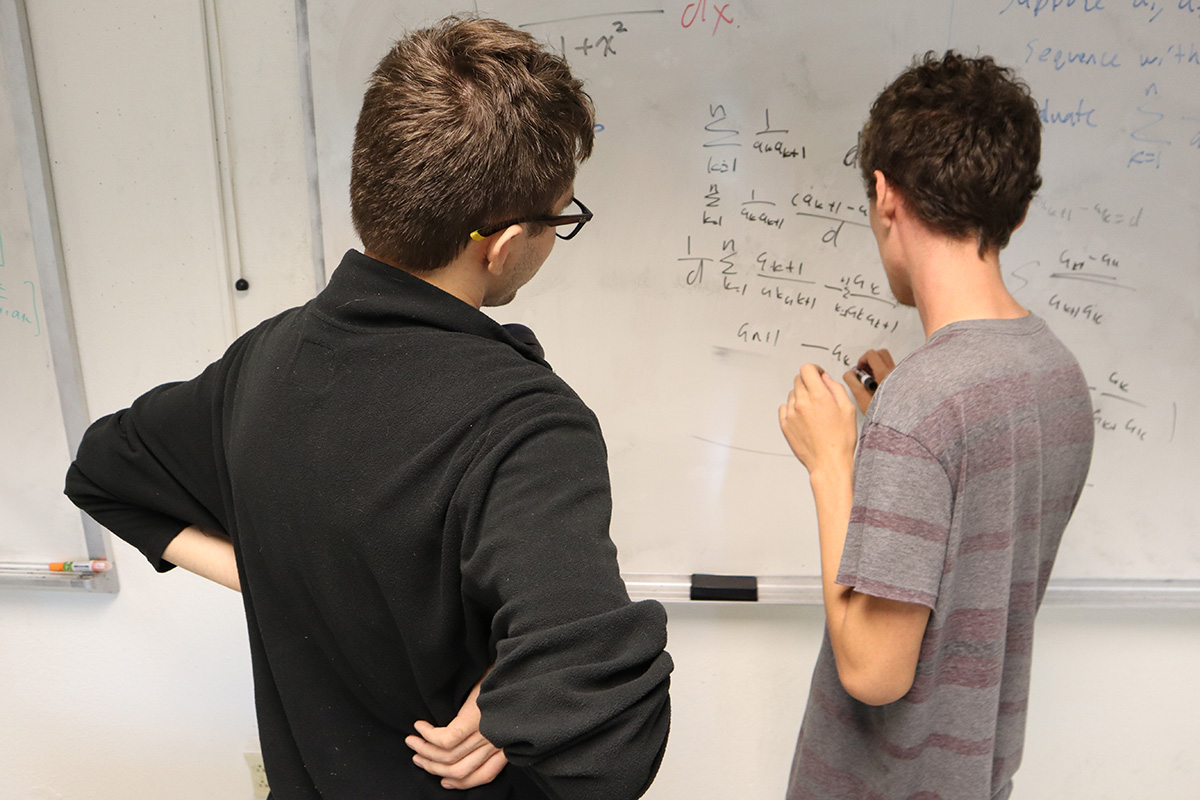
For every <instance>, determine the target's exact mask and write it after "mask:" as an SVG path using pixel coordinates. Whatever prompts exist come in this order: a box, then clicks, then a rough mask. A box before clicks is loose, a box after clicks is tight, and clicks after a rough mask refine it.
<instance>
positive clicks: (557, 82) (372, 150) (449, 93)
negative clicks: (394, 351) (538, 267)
mask: <svg viewBox="0 0 1200 800" xmlns="http://www.w3.org/2000/svg"><path fill="white" fill-rule="evenodd" d="M594 136H595V114H594V111H593V108H592V101H591V98H589V97H588V95H587V93H585V92H584V91H583V84H582V83H581V82H580V81H578V80H576V79H575V78H574V77H573V76H572V75H571V70H570V68H569V67H568V66H567V63H566V61H564V60H563V59H561V58H559V57H558V56H556V55H553V54H551V53H549V52H547V51H546V50H545V49H544V48H543V47H542V46H541V45H539V44H538V43H537V42H536V41H535V40H534V38H533V37H532V36H530V35H529V34H527V33H524V32H522V31H517V30H514V29H512V28H510V27H509V26H507V25H505V24H504V23H502V22H498V21H496V20H491V19H462V18H458V17H447V18H446V19H444V20H442V21H441V22H439V23H438V24H436V25H434V26H432V27H429V28H425V29H423V30H419V31H415V32H412V33H410V34H408V35H407V36H405V37H404V38H402V39H400V40H399V41H398V42H396V44H395V45H394V46H393V47H392V49H391V51H390V52H389V53H388V54H387V55H386V56H384V57H383V59H382V60H381V61H380V62H379V66H378V67H376V69H375V72H374V74H373V75H372V76H371V81H370V85H369V86H368V88H367V91H366V94H365V96H364V97H363V105H362V112H361V113H360V115H359V118H358V127H357V128H356V130H355V136H354V156H353V160H352V162H351V167H350V210H351V216H352V218H353V220H354V229H355V230H356V231H357V232H358V235H359V237H360V238H361V239H362V242H363V245H364V247H365V248H366V249H367V250H368V251H370V252H371V253H372V254H373V255H375V256H377V257H379V258H381V259H383V260H385V261H390V262H392V263H395V264H399V265H401V266H403V267H405V268H406V269H409V270H412V271H414V272H424V271H429V270H434V269H437V268H439V267H442V266H445V265H446V264H448V263H450V262H451V261H453V260H454V258H456V257H457V256H458V255H459V253H461V252H462V250H463V248H464V247H465V246H466V245H467V243H468V242H469V236H470V233H471V231H473V230H477V229H479V228H482V227H483V226H484V225H486V224H487V223H489V222H497V221H502V220H504V219H512V218H514V217H536V216H542V215H549V214H552V213H553V210H554V209H553V206H554V203H555V201H556V200H557V199H558V198H559V197H561V196H562V195H563V194H564V193H565V192H566V191H567V189H568V188H569V187H570V186H571V183H572V181H574V179H575V169H576V167H577V165H578V163H579V162H581V161H583V160H584V159H586V158H587V157H588V156H589V155H591V152H592V142H593V138H594Z"/></svg>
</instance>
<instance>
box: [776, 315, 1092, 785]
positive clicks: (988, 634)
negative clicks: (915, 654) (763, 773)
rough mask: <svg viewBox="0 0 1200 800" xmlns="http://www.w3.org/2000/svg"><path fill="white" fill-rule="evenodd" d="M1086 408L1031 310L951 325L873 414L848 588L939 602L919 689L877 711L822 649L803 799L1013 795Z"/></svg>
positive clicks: (807, 731)
mask: <svg viewBox="0 0 1200 800" xmlns="http://www.w3.org/2000/svg"><path fill="white" fill-rule="evenodd" d="M1092 439H1093V420H1092V409H1091V400H1090V396H1089V393H1088V388H1087V383H1086V381H1085V380H1084V377H1083V374H1082V371H1081V370H1080V368H1079V365H1078V363H1077V362H1076V360H1075V358H1074V357H1073V356H1072V355H1071V353H1070V352H1069V351H1068V350H1067V349H1066V348H1065V347H1064V346H1063V345H1062V343H1061V342H1060V341H1059V340H1058V339H1057V338H1056V337H1055V336H1054V334H1053V333H1051V332H1050V330H1049V329H1048V328H1047V327H1046V325H1045V323H1044V322H1043V321H1042V320H1041V319H1039V318H1038V317H1036V316H1034V315H1029V316H1026V317H1023V318H1021V319H1015V320H972V321H965V322H957V323H953V324H951V325H948V326H946V327H944V328H942V329H940V330H938V331H937V332H935V333H934V334H933V336H931V337H930V339H929V341H927V342H926V343H925V345H923V346H922V347H921V348H919V349H918V350H916V351H915V352H914V353H913V354H912V355H910V356H909V357H908V358H907V359H905V360H904V361H902V362H901V363H900V364H899V365H898V366H897V368H896V370H895V371H894V372H893V373H892V374H891V375H890V376H889V377H888V379H887V380H886V381H885V382H884V384H883V385H882V386H881V387H880V388H879V390H878V391H877V393H876V396H875V398H874V400H873V402H872V404H871V407H870V409H869V410H868V413H867V417H866V420H865V421H864V424H863V430H862V433H861V435H860V439H859V447H858V454H857V456H856V463H855V484H854V505H853V510H852V512H851V519H850V526H849V529H848V532H847V537H846V545H845V549H844V551H843V555H842V562H841V566H840V570H839V572H838V576H837V582H838V583H839V584H842V585H845V586H850V587H853V588H854V589H855V591H858V592H862V593H864V594H869V595H873V596H877V597H882V598H887V599H892V600H898V601H902V602H908V603H916V604H920V605H924V606H928V607H929V608H930V609H931V615H930V619H929V624H928V627H927V629H926V632H925V637H924V640H923V642H922V647H921V653H920V657H919V660H918V664H917V669H916V676H915V680H914V683H913V687H912V689H911V690H910V691H909V692H908V694H907V695H905V696H904V697H903V698H901V699H900V700H898V701H896V702H895V703H891V704H888V705H885V706H878V707H872V706H867V705H865V704H863V703H860V702H858V701H857V700H855V699H854V698H852V697H851V696H850V695H848V694H847V693H846V692H845V690H844V689H843V688H842V686H841V684H840V682H839V681H838V677H837V669H836V664H835V663H834V657H833V652H832V649H831V648H830V645H829V641H828V636H826V639H825V641H824V643H823V644H822V648H821V653H820V655H819V657H818V662H817V666H816V670H815V672H814V676H813V683H812V689H811V693H810V696H809V703H808V708H807V710H806V712H805V718H804V723H803V726H802V728H801V732H800V740H799V742H798V744H797V750H796V757H795V760H794V762H793V766H792V777H791V783H790V786H789V790H788V797H789V800H799V799H800V798H820V799H821V800H827V799H828V798H850V797H853V798H860V797H869V798H881V799H883V800H886V799H888V798H910V797H913V796H919V797H921V798H923V800H934V799H935V798H943V800H951V798H953V799H954V800H971V799H972V798H981V799H982V800H988V798H1004V797H1007V796H1008V794H1009V792H1010V791H1011V785H1012V775H1013V773H1014V772H1015V771H1016V768H1017V766H1018V764H1019V763H1020V757H1021V747H1022V742H1023V739H1024V727H1025V711H1026V706H1027V701H1028V696H1029V658H1030V650H1031V645H1032V639H1033V620H1034V615H1035V613H1036V610H1037V608H1038V606H1039V604H1040V602H1041V598H1042V594H1043V592H1044V590H1045V585H1046V581H1047V580H1048V578H1049V574H1050V569H1051V567H1052V565H1053V563H1054V558H1055V555H1056V554H1057V551H1058V545H1059V541H1060V540H1061V537H1062V534H1063V530H1064V528H1065V527H1066V524H1067V521H1068V519H1069V518H1070V515H1071V512H1072V511H1073V510H1074V508H1075V504H1076V502H1077V501H1078V499H1079V495H1080V492H1081V491H1082V490H1083V486H1084V480H1085V478H1086V476H1087V470H1088V465H1089V463H1090V461H1091V452H1092Z"/></svg>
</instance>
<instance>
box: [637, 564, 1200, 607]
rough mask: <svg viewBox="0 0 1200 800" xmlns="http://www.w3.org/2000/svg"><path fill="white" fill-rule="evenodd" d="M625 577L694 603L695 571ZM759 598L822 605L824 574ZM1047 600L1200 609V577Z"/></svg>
mask: <svg viewBox="0 0 1200 800" xmlns="http://www.w3.org/2000/svg"><path fill="white" fill-rule="evenodd" d="M621 577H622V579H624V581H625V587H626V589H628V591H629V596H630V597H631V598H633V599H634V600H659V601H661V602H664V603H679V602H693V601H692V600H691V599H690V598H691V585H692V579H691V576H690V575H666V574H649V573H627V574H623V575H622V576H621ZM695 602H725V601H720V600H715V601H714V600H703V601H695ZM738 602H743V603H744V601H738ZM757 602H758V603H765V604H768V605H821V603H822V602H823V600H822V597H821V579H820V578H818V577H816V576H815V575H765V576H759V578H758V600H757ZM1044 604H1045V605H1050V606H1058V607H1071V606H1075V607H1091V608H1105V607H1112V606H1120V607H1123V608H1200V580H1116V579H1101V578H1062V579H1058V580H1051V581H1050V585H1049V586H1048V587H1047V588H1046V598H1045V603H1044Z"/></svg>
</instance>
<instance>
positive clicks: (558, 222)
mask: <svg viewBox="0 0 1200 800" xmlns="http://www.w3.org/2000/svg"><path fill="white" fill-rule="evenodd" d="M571 203H574V204H575V205H577V206H579V213H578V214H559V215H557V216H553V217H525V218H522V219H510V220H505V221H504V222H497V223H496V224H495V225H488V226H486V227H483V228H480V229H479V230H477V231H471V238H472V239H474V240H475V241H477V242H482V241H483V240H484V239H486V238H487V237H489V236H491V235H492V234H493V233H499V232H500V231H502V230H504V229H505V228H507V227H508V226H509V225H516V224H518V223H521V222H540V223H542V224H543V225H549V226H550V227H551V228H558V227H561V226H563V225H574V226H575V227H574V228H571V230H570V231H568V232H567V233H559V232H558V231H555V232H554V235H555V236H557V237H558V238H560V239H570V238H572V237H574V236H575V234H577V233H579V230H580V228H582V227H583V226H584V225H586V224H588V222H590V221H591V219H592V216H593V215H592V212H591V211H588V207H587V206H585V205H584V204H583V203H581V202H579V200H578V198H575V197H572V198H571ZM571 203H568V204H567V207H568V208H569V207H570V205H571Z"/></svg>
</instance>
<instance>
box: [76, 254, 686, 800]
mask: <svg viewBox="0 0 1200 800" xmlns="http://www.w3.org/2000/svg"><path fill="white" fill-rule="evenodd" d="M67 494H68V495H69V496H70V497H71V499H72V500H73V501H74V502H75V503H76V504H77V505H79V506H80V507H81V508H83V509H84V510H85V511H87V512H88V513H89V514H91V515H92V516H93V517H95V518H96V519H97V520H98V521H99V522H100V523H101V524H103V525H105V526H106V527H107V528H109V529H110V530H111V531H113V532H114V533H115V534H117V535H118V536H120V537H121V538H123V539H125V540H126V541H128V542H130V543H131V544H133V545H134V546H136V547H137V548H138V549H140V550H141V551H142V553H144V554H145V556H146V557H147V558H148V559H149V560H150V562H151V563H152V564H154V566H155V567H156V568H157V569H159V570H162V571H165V570H167V569H171V568H172V566H173V565H172V564H170V563H168V562H165V561H164V560H163V559H162V553H163V549H164V548H165V547H166V546H167V544H168V543H169V542H170V541H171V540H172V539H173V538H174V537H175V536H176V535H177V534H178V533H179V531H180V530H182V529H183V528H184V527H186V526H187V525H189V524H197V525H201V526H205V527H210V528H218V529H220V530H223V531H225V532H227V533H228V534H229V536H230V537H231V539H232V541H233V544H234V548H235V551H236V553H237V559H238V572H239V576H240V579H241V584H242V593H243V597H244V601H245V607H246V618H247V622H248V625H249V634H250V652H251V657H252V661H253V667H254V686H255V699H256V705H257V711H258V721H259V735H260V739H261V741H262V747H263V757H264V761H265V764H266V768H267V775H268V778H269V780H270V783H271V787H272V797H274V798H276V800H312V799H313V798H324V800H336V799H339V798H346V799H347V800H373V799H374V798H379V799H380V800H383V798H389V800H390V799H391V798H426V797H430V798H435V797H436V798H449V797H451V796H454V797H462V798H463V800H469V798H479V799H480V800H482V799H483V798H527V797H528V798H540V797H543V796H544V794H548V795H549V796H551V797H562V798H581V799H583V798H586V799H588V800H592V799H593V798H594V800H619V798H633V797H638V796H640V795H641V794H642V793H643V792H644V791H645V790H646V788H647V787H648V786H649V783H650V781H651V780H652V779H653V777H654V774H655V772H656V771H657V769H658V764H659V762H660V760H661V758H662V753H663V749H664V747H665V745H666V738H667V729H668V725H669V716H670V713H669V700H668V695H667V688H668V683H669V673H670V671H671V659H670V656H669V655H668V654H667V653H665V652H664V649H663V648H664V646H665V643H666V627H665V622H666V618H665V613H664V611H663V608H662V606H661V605H659V604H658V603H654V602H649V601H647V602H641V603H631V602H630V601H629V598H628V595H627V594H626V592H625V588H624V584H623V583H622V581H621V578H620V575H619V574H618V569H617V561H616V549H615V547H614V546H613V544H612V541H611V540H610V539H609V535H608V524H609V517H610V493H609V482H608V472H607V466H606V453H605V449H604V443H603V440H602V438H601V434H600V429H599V426H598V424H597V422H596V419H595V417H594V415H593V414H592V413H591V411H589V410H588V408H587V407H586V406H585V405H584V404H583V402H582V401H581V400H580V399H579V398H578V397H577V396H576V395H575V394H574V393H573V392H572V391H571V389H570V388H569V387H568V386H567V385H566V384H565V383H563V381H562V380H560V379H559V378H558V377H557V376H556V375H555V374H554V373H553V372H552V371H551V370H550V368H549V365H548V364H546V362H545V361H543V360H542V359H541V357H540V356H539V354H538V352H537V349H536V348H535V347H530V346H529V345H527V344H523V343H521V342H518V341H517V340H516V339H514V338H513V337H512V336H511V335H509V333H508V332H507V331H505V329H504V328H503V327H502V326H500V325H498V324H496V323H495V322H493V321H492V320H491V319H490V318H489V317H488V316H486V315H484V314H482V313H480V312H479V311H477V310H476V309H474V308H472V307H470V306H469V305H467V304H465V303H463V302H461V301H459V300H458V299H456V298H454V297H452V296H451V295H448V294H446V293H444V292H442V291H440V290H439V289H437V288H435V287H433V286H431V285H430V284H428V283H426V282H424V281H422V280H419V279H417V278H415V277H413V276H411V275H408V274H406V273H404V272H403V271H401V270H398V269H395V268H393V267H390V266H388V265H385V264H382V263H380V262H377V261H374V260H372V259H370V258H367V257H366V256H364V255H362V254H360V253H357V252H354V251H350V252H349V253H347V254H346V256H345V258H344V259H343V261H342V264H341V266H340V267H339V268H338V269H337V271H336V272H335V274H334V275H333V278H332V280H331V281H330V284H329V286H328V287H327V288H326V289H325V290H324V291H323V292H321V293H320V294H319V295H318V296H317V297H316V298H315V299H313V300H312V301H311V302H309V303H308V304H307V305H305V306H303V307H300V308H296V309H292V310H290V311H287V312H284V313H283V314H281V315H279V316H277V317H275V318H273V319H270V320H267V321H266V322H264V323H263V324H261V325H260V326H258V327H257V328H255V329H254V330H252V331H250V332H249V333H247V334H246V335H245V336H243V337H241V338H240V339H239V340H238V341H236V342H235V343H234V344H233V345H232V346H231V347H230V348H229V350H228V351H227V352H226V353H225V355H224V357H222V358H221V359H220V360H219V361H217V362H216V363H214V364H212V365H211V366H210V367H208V369H206V370H205V371H204V372H203V373H202V374H201V375H199V376H198V377H196V378H195V379H193V380H191V381H187V382H184V383H174V384H167V385H164V386H160V387H158V388H156V389H154V390H152V391H150V392H148V393H147V394H145V395H143V396H142V397H140V398H138V400H136V401H135V402H134V403H133V405H132V406H131V407H130V408H129V409H126V410H124V411H120V412H118V413H116V414H113V415H111V416H108V417H105V418H103V419H100V420H98V421H97V422H96V423H95V424H94V425H92V427H91V428H90V429H89V431H88V433H87V435H86V436H85V438H84V441H83V444H82V445H81V447H80V449H79V454H78V457H77V460H76V462H75V464H74V465H73V466H72V467H71V470H70V472H69V473H68V476H67ZM493 663H494V664H495V668H494V669H493V670H492V672H491V673H490V674H489V675H488V677H487V679H486V680H485V681H484V683H483V690H482V692H481V694H480V697H479V706H480V709H481V711H482V715H483V718H482V732H483V734H484V735H485V736H487V737H488V739H489V740H491V741H492V742H493V743H494V744H496V745H497V746H500V747H503V748H504V751H505V753H506V755H507V756H508V759H509V761H510V766H509V767H508V768H507V769H506V770H505V772H504V773H503V774H502V775H501V776H500V778H499V779H497V780H496V781H495V782H494V783H493V784H491V785H490V786H486V787H481V788H479V789H474V790H470V791H467V792H465V793H454V794H453V795H451V793H448V792H447V791H446V790H443V789H441V788H440V786H439V785H438V780H437V779H436V778H433V777H432V776H429V775H427V774H426V773H425V772H424V771H422V770H420V769H418V768H417V767H415V766H414V765H413V764H412V762H411V751H409V749H408V748H407V747H406V746H405V745H404V737H405V736H406V735H408V734H410V733H412V732H413V722H414V721H416V720H418V719H425V720H429V721H431V722H433V723H434V724H435V725H445V724H446V723H447V722H449V721H450V719H451V718H452V717H453V716H454V715H455V713H456V712H457V710H458V708H459V706H460V705H461V703H462V702H463V700H464V699H465V697H466V695H467V693H468V691H469V690H470V688H471V687H472V686H473V684H474V683H475V682H476V681H478V680H479V677H480V676H481V675H482V674H483V673H484V670H485V669H486V668H487V667H488V666H489V665H491V664H493Z"/></svg>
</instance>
